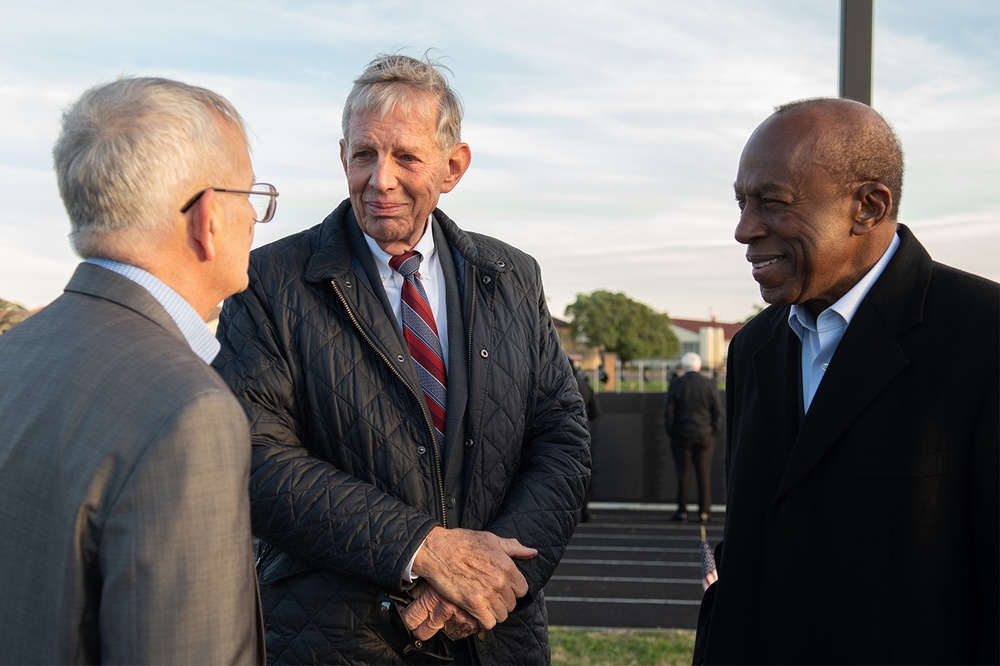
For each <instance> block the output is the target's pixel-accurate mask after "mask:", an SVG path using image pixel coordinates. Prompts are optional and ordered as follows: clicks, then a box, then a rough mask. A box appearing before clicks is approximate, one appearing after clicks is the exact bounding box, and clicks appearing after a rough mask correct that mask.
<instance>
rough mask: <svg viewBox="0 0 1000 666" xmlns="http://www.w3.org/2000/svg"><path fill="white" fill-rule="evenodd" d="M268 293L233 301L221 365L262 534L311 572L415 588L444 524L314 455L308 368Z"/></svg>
mask: <svg viewBox="0 0 1000 666" xmlns="http://www.w3.org/2000/svg"><path fill="white" fill-rule="evenodd" d="M251 277H252V278H253V277H254V271H253V266H251ZM265 292H266V288H265V287H262V286H261V281H260V280H259V279H251V286H250V289H248V290H247V291H244V292H243V293H241V294H238V295H236V296H233V297H231V298H230V299H228V300H227V301H226V304H225V307H224V308H223V312H222V316H221V318H220V321H219V329H218V338H219V340H220V342H221V344H222V349H221V351H220V353H219V356H218V357H217V358H216V362H215V366H216V368H217V369H218V370H219V372H220V373H221V374H222V376H223V378H224V379H225V380H226V381H227V382H228V383H229V385H230V386H231V387H232V389H233V391H234V392H235V393H236V395H237V397H238V398H239V399H240V401H241V402H242V404H243V407H244V409H245V411H246V413H247V415H248V417H249V419H250V429H251V437H252V442H253V447H252V462H251V473H250V505H251V516H252V522H253V532H254V535H255V536H257V537H259V538H260V539H263V540H264V541H265V542H266V543H268V544H270V545H271V546H274V547H276V548H278V549H279V550H281V551H283V552H285V553H287V554H289V555H291V556H293V557H294V558H295V559H296V560H298V561H300V562H302V563H305V564H307V565H309V566H311V567H315V568H324V569H331V570H334V571H338V572H342V573H346V574H349V575H351V576H353V577H357V578H362V579H365V580H369V581H372V582H374V583H377V584H379V585H382V586H387V587H390V588H393V589H402V588H405V587H407V586H409V585H410V583H409V582H408V581H405V580H404V579H403V574H404V573H405V571H406V567H407V565H408V564H409V561H410V559H411V558H412V556H413V554H414V553H415V552H416V550H417V548H418V547H419V546H420V544H421V543H423V541H424V539H425V538H426V536H427V534H428V533H429V532H430V530H431V529H432V528H433V527H434V526H435V525H436V524H437V523H436V521H435V520H434V519H433V518H431V517H430V516H428V515H427V514H426V513H423V512H421V511H419V510H417V509H414V508H412V507H410V506H408V505H406V504H405V503H404V502H402V501H400V500H399V499H398V498H396V497H394V496H392V495H390V494H388V493H386V492H383V491H382V490H380V489H378V488H376V487H375V486H374V485H372V484H370V483H366V482H364V481H362V480H360V479H358V478H357V477H355V476H353V475H351V474H348V473H346V472H344V471H343V470H341V469H339V468H337V467H336V466H335V465H333V464H331V463H330V462H327V461H326V460H323V459H321V458H319V457H317V456H315V455H313V453H312V452H311V451H310V448H309V446H308V442H306V441H304V438H305V437H307V434H306V429H305V427H304V424H305V419H304V418H303V415H302V413H301V412H302V409H303V407H302V404H301V402H302V398H301V396H300V394H299V387H300V385H302V384H303V383H304V382H305V381H306V373H307V372H308V369H307V368H305V367H303V363H301V362H300V361H299V360H298V359H297V356H296V351H295V349H294V342H292V341H291V340H290V339H289V338H291V334H289V333H287V332H284V329H281V328H280V326H279V324H278V322H276V321H275V316H274V314H273V313H272V308H271V307H270V303H269V300H268V294H267V293H265ZM275 310H277V306H276V307H275Z"/></svg>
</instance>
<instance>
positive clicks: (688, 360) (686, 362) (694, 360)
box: [681, 352, 701, 372]
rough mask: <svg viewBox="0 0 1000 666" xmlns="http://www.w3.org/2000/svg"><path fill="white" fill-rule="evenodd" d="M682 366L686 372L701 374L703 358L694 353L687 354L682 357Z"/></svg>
mask: <svg viewBox="0 0 1000 666" xmlns="http://www.w3.org/2000/svg"><path fill="white" fill-rule="evenodd" d="M681 365H682V366H683V367H684V369H685V370H693V371H694V372H701V356H698V355H697V354H695V353H694V352H687V353H686V354H684V355H683V356H681Z"/></svg>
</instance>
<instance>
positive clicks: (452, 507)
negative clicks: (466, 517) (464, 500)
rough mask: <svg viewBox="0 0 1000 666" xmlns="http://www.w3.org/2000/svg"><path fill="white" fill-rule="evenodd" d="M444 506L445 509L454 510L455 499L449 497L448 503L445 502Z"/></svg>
mask: <svg viewBox="0 0 1000 666" xmlns="http://www.w3.org/2000/svg"><path fill="white" fill-rule="evenodd" d="M445 504H446V505H447V507H448V508H449V509H454V508H455V498H454V497H449V498H448V501H447V502H445Z"/></svg>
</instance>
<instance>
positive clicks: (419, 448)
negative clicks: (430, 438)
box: [417, 446, 427, 455]
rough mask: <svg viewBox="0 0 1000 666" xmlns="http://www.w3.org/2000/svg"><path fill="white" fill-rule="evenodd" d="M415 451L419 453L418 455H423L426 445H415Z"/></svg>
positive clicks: (425, 451)
mask: <svg viewBox="0 0 1000 666" xmlns="http://www.w3.org/2000/svg"><path fill="white" fill-rule="evenodd" d="M417 453H419V454H420V455H424V454H425V453H427V447H426V446H418V447H417Z"/></svg>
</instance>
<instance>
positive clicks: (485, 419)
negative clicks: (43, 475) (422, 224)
mask: <svg viewBox="0 0 1000 666" xmlns="http://www.w3.org/2000/svg"><path fill="white" fill-rule="evenodd" d="M434 217H435V220H436V221H437V224H436V225H435V227H434V228H435V234H436V236H435V243H436V244H437V246H438V247H439V248H441V249H445V250H446V249H447V248H450V250H451V252H450V253H449V254H450V256H451V257H452V258H453V259H454V265H453V267H452V268H447V266H450V265H451V264H450V262H443V264H445V266H446V277H447V271H448V270H451V271H453V277H456V274H457V280H456V281H457V284H458V288H457V289H454V290H451V289H449V294H448V299H449V301H448V317H449V320H448V321H449V324H448V325H449V340H450V343H449V348H450V350H449V391H448V426H447V431H448V434H447V438H446V441H445V443H444V446H443V451H442V450H441V447H439V446H438V444H437V442H436V440H435V438H434V436H433V431H432V426H431V425H430V421H429V418H428V417H427V415H426V411H425V405H424V402H423V398H422V394H421V393H420V389H419V386H420V384H419V380H418V379H417V376H416V374H415V372H414V370H413V367H412V363H411V362H410V360H409V356H408V352H407V350H406V346H405V343H404V342H403V340H402V336H401V333H400V331H399V326H398V324H397V323H396V321H395V318H394V317H392V316H391V310H388V308H389V305H388V302H387V300H386V297H385V292H384V290H383V289H382V287H381V285H380V284H377V285H374V288H373V285H372V282H373V281H374V280H378V276H377V272H376V271H375V269H374V262H373V259H372V258H371V253H370V251H369V250H368V248H367V246H366V245H365V244H364V240H363V237H362V235H361V232H360V229H359V228H358V226H357V222H356V221H355V219H354V215H353V212H352V211H351V207H350V202H349V201H344V202H343V203H342V204H341V205H340V206H339V207H338V208H337V209H336V210H335V211H333V213H331V214H330V216H329V217H327V219H326V220H325V221H324V222H323V223H322V224H320V225H318V226H316V227H314V228H312V229H309V230H307V231H304V232H301V233H299V234H296V235H293V236H290V237H288V238H285V239H284V240H280V241H277V242H275V243H272V244H270V245H268V246H265V247H262V248H260V249H258V250H255V251H254V252H253V253H252V256H251V262H250V287H249V288H248V290H247V291H245V292H244V293H242V294H239V295H237V296H234V297H232V298H231V299H229V300H228V301H227V302H226V304H225V307H224V309H223V313H222V317H221V319H220V322H219V330H218V336H219V339H220V341H221V342H222V351H221V352H220V354H219V356H218V358H217V359H216V362H215V365H216V367H217V368H218V369H219V371H220V372H221V374H222V375H223V376H224V377H225V378H226V380H227V381H228V382H229V384H230V385H231V386H232V387H233V389H234V391H235V392H236V394H237V396H238V397H239V398H240V399H241V401H242V402H243V405H244V407H245V409H246V411H247V414H248V415H249V417H250V421H251V424H252V433H253V468H252V475H251V481H250V486H251V488H250V494H251V507H252V515H253V530H254V534H255V535H256V536H257V537H258V538H260V539H261V544H262V548H261V549H260V552H259V556H260V559H259V563H258V574H259V578H260V583H261V595H262V601H263V606H264V613H265V618H266V641H267V647H268V658H269V660H270V661H271V662H283V663H326V664H329V663H354V664H356V663H360V662H369V663H400V662H401V659H402V658H401V657H400V655H399V654H398V653H397V652H396V651H394V650H393V648H392V647H390V645H389V644H390V643H393V642H394V638H393V637H391V636H389V634H390V633H391V632H388V631H386V632H383V631H382V629H380V624H379V621H380V618H379V616H378V603H377V601H378V597H379V595H380V593H383V592H389V593H398V592H400V591H402V590H405V589H407V587H409V586H410V584H409V583H407V582H406V581H405V580H404V578H403V576H404V571H405V569H406V567H407V565H408V563H409V561H410V559H411V558H412V557H413V555H414V553H415V552H416V549H417V548H418V546H419V545H420V544H421V543H422V542H423V540H424V538H425V537H426V536H427V533H428V532H429V531H430V530H431V529H432V528H433V527H434V526H435V525H443V526H445V527H464V528H468V529H477V530H488V531H490V532H493V533H495V534H497V535H500V536H503V537H514V538H517V539H518V540H520V541H521V543H523V544H525V545H527V546H531V547H534V548H537V549H538V555H537V556H536V557H535V558H534V559H532V560H528V561H524V562H519V563H518V566H519V567H520V569H521V571H522V572H523V573H524V575H525V577H526V579H527V581H528V584H529V592H528V595H527V596H526V597H525V598H524V599H522V600H520V602H519V604H518V607H517V608H516V609H515V611H514V612H513V613H512V614H511V615H510V617H509V618H508V620H507V621H506V622H504V623H503V624H501V625H498V626H497V627H496V628H494V629H493V630H492V631H484V632H480V633H479V634H478V636H474V637H471V638H470V639H467V640H468V642H469V643H470V644H471V646H472V649H474V650H475V651H476V652H477V653H478V655H479V657H480V659H481V660H482V661H483V662H484V663H509V664H536V663H547V662H548V661H549V659H550V656H549V648H548V632H547V626H546V625H547V615H546V611H545V603H544V598H543V594H542V587H543V586H544V585H545V583H546V582H547V581H548V579H549V577H550V576H551V575H552V572H553V570H554V569H555V566H556V564H557V563H558V561H559V559H560V558H561V557H562V555H563V552H564V550H565V548H566V545H567V543H568V542H569V539H570V536H571V535H572V533H573V530H574V528H575V526H576V522H577V519H578V517H579V513H580V508H581V506H582V502H583V496H584V490H585V487H586V485H587V483H588V481H589V476H590V450H589V443H590V437H589V435H588V432H587V427H586V416H585V412H584V406H583V402H582V400H581V398H580V394H579V391H578V389H577V384H576V380H575V379H574V377H573V374H572V370H571V368H570V366H569V363H568V361H567V359H566V357H565V355H564V354H563V352H562V350H561V348H560V345H559V340H558V336H557V334H556V331H555V328H554V326H553V324H552V320H551V317H550V316H549V314H548V310H547V307H546V305H545V299H544V295H543V292H542V284H541V278H540V272H539V268H538V265H537V263H536V262H535V261H534V260H533V259H532V258H531V257H529V256H527V255H525V254H524V253H522V252H520V251H518V250H516V249H515V248H512V247H510V246H509V245H506V244H504V243H501V242H499V241H497V240H495V239H492V238H488V237H486V236H482V235H479V234H473V233H468V232H464V231H462V230H461V229H459V228H458V227H457V226H456V225H455V224H454V223H453V222H452V221H451V220H450V219H448V217H447V216H445V215H444V214H443V213H442V212H441V211H435V212H434ZM449 284H451V281H450V280H449ZM414 387H415V388H414ZM383 634H385V635H383ZM384 639H387V640H384Z"/></svg>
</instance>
